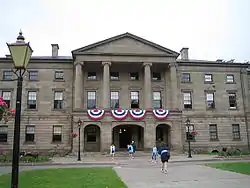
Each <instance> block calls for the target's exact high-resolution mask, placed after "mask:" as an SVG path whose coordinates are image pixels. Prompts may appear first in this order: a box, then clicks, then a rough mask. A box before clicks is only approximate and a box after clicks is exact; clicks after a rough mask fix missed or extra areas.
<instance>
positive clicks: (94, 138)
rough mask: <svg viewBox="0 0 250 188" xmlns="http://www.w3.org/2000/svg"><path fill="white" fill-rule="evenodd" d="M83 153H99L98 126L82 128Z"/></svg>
mask: <svg viewBox="0 0 250 188" xmlns="http://www.w3.org/2000/svg"><path fill="white" fill-rule="evenodd" d="M84 151H87V152H99V151H100V127H99V126H98V125H93V124H92V125H87V126H86V127H85V128H84Z"/></svg>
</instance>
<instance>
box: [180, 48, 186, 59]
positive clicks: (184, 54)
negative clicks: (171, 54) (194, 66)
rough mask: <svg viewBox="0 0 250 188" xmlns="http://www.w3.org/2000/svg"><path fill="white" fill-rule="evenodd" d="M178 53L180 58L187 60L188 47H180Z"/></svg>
mask: <svg viewBox="0 0 250 188" xmlns="http://www.w3.org/2000/svg"><path fill="white" fill-rule="evenodd" d="M180 53H181V59H184V60H188V48H182V49H181V51H180Z"/></svg>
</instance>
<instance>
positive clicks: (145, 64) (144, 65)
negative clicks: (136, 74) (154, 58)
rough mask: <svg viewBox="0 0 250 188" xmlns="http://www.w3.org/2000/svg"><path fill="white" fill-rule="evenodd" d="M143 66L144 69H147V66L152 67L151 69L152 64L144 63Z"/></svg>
mask: <svg viewBox="0 0 250 188" xmlns="http://www.w3.org/2000/svg"><path fill="white" fill-rule="evenodd" d="M142 65H143V67H146V66H150V67H151V66H152V63H143V64H142Z"/></svg>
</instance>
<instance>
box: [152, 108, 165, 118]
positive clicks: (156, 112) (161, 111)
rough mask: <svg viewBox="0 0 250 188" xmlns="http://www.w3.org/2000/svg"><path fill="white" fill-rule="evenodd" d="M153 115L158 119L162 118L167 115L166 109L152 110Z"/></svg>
mask: <svg viewBox="0 0 250 188" xmlns="http://www.w3.org/2000/svg"><path fill="white" fill-rule="evenodd" d="M153 115H154V117H155V118H156V119H158V120H164V119H166V118H167V116H168V110H165V109H157V110H153Z"/></svg>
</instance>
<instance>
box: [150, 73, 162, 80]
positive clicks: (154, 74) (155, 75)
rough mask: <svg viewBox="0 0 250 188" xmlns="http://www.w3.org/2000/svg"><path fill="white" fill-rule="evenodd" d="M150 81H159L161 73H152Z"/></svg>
mask: <svg viewBox="0 0 250 188" xmlns="http://www.w3.org/2000/svg"><path fill="white" fill-rule="evenodd" d="M152 80H161V73H160V72H153V73H152Z"/></svg>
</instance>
